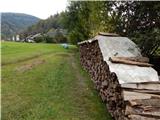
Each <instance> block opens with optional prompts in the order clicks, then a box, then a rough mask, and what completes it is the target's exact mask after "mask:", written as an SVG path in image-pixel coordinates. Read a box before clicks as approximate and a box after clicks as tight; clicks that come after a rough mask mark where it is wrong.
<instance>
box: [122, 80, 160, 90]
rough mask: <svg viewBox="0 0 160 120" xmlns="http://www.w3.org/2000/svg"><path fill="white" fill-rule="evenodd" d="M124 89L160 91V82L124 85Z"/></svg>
mask: <svg viewBox="0 0 160 120" xmlns="http://www.w3.org/2000/svg"><path fill="white" fill-rule="evenodd" d="M121 87H122V88H133V89H145V90H160V81H149V82H143V83H142V82H141V83H124V84H121Z"/></svg>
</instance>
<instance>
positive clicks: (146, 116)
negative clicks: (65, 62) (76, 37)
mask: <svg viewBox="0 0 160 120" xmlns="http://www.w3.org/2000/svg"><path fill="white" fill-rule="evenodd" d="M79 51H80V61H81V65H82V66H83V68H84V69H85V70H86V71H87V72H88V73H89V75H90V76H91V79H92V81H93V82H94V85H95V88H96V89H97V90H98V91H99V95H100V97H101V98H102V101H103V102H104V103H105V104H106V107H107V110H108V111H109V112H110V114H111V116H112V117H113V119H115V120H141V119H142V120H155V119H156V120H157V119H160V115H158V113H159V110H160V109H159V106H158V107H156V106H155V103H154V102H156V101H158V103H159V102H160V98H159V93H160V92H159V91H156V94H155V93H151V94H150V93H149V95H150V96H147V95H146V96H145V97H146V99H145V102H144V103H143V101H142V100H141V99H140V100H139V99H135V98H133V99H132V97H131V99H128V98H127V97H128V96H129V95H130V93H129V92H133V93H134V92H136V93H144V92H146V94H148V92H149V91H150V90H149V91H145V90H146V89H143V87H147V86H145V85H143V84H142V85H139V86H141V87H140V88H138V87H137V86H136V85H132V84H123V85H121V84H120V83H119V81H118V78H117V75H116V73H114V72H111V71H110V69H109V66H108V64H107V62H106V61H104V59H103V56H102V53H101V50H100V48H99V44H98V40H96V39H93V40H89V41H85V42H83V43H79ZM153 84H154V85H156V84H158V85H160V83H159V82H158V83H153ZM154 85H153V86H154ZM128 86H129V88H132V89H129V88H128ZM134 86H136V87H134ZM158 87H160V86H158ZM158 89H159V88H158ZM152 92H153V91H152ZM150 102H151V103H153V104H149V103H150ZM134 103H135V104H134ZM149 105H150V107H148V106H149ZM137 111H138V112H137ZM153 111H155V113H154V114H153Z"/></svg>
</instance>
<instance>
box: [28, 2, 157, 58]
mask: <svg viewBox="0 0 160 120" xmlns="http://www.w3.org/2000/svg"><path fill="white" fill-rule="evenodd" d="M50 28H56V29H58V28H61V29H65V30H67V35H66V38H67V41H68V42H70V43H72V44H77V42H80V41H83V40H86V39H89V38H92V37H93V36H95V35H96V34H97V33H98V32H100V31H103V32H112V33H117V34H119V35H121V36H126V37H129V38H130V39H132V40H133V41H134V42H135V43H136V44H137V45H138V46H139V47H140V48H141V50H142V53H143V54H144V55H147V56H150V55H155V54H158V55H160V2H158V1H71V2H69V5H68V6H67V8H66V11H65V12H62V13H60V14H57V15H55V16H52V17H50V18H49V19H47V20H44V21H41V22H39V23H38V25H35V26H32V27H30V28H29V30H28V31H30V32H31V31H36V32H37V29H38V30H39V31H40V32H46V31H47V30H49V29H50ZM33 29H34V30H33Z"/></svg>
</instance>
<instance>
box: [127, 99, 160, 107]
mask: <svg viewBox="0 0 160 120" xmlns="http://www.w3.org/2000/svg"><path fill="white" fill-rule="evenodd" d="M128 102H129V104H130V105H131V106H138V105H143V106H153V107H160V99H143V100H142V99H136V100H130V101H128Z"/></svg>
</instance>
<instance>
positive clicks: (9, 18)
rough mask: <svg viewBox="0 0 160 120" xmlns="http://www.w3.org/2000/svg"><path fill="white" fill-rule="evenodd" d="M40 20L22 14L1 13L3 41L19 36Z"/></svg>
mask: <svg viewBox="0 0 160 120" xmlns="http://www.w3.org/2000/svg"><path fill="white" fill-rule="evenodd" d="M39 20H40V19H39V18H37V17H34V16H31V15H27V14H22V13H1V30H2V39H7V38H9V37H11V36H12V35H15V34H18V33H19V32H21V31H22V30H24V29H26V28H27V27H29V26H31V25H33V24H35V23H37V22H38V21H39Z"/></svg>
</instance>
